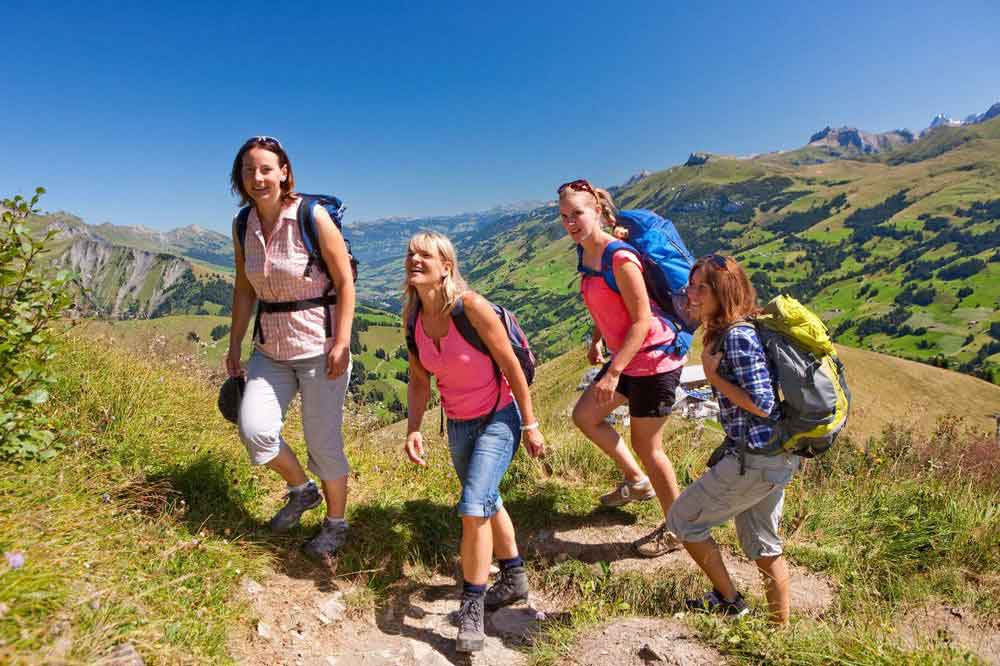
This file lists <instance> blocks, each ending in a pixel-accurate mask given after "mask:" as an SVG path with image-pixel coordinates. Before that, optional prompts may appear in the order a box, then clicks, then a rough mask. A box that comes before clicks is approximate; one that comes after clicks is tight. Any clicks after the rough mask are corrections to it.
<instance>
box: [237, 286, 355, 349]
mask: <svg viewBox="0 0 1000 666" xmlns="http://www.w3.org/2000/svg"><path fill="white" fill-rule="evenodd" d="M336 304H337V294H326V295H325V296H317V297H316V298H306V299H303V300H301V301H257V314H256V316H255V317H254V320H253V337H254V338H256V339H257V340H258V341H259V342H260V343H261V344H264V329H263V328H262V327H261V325H260V316H261V315H262V314H271V313H273V312H299V311H301V310H312V309H313V308H319V307H321V308H323V328H324V330H325V331H326V337H328V338H332V337H333V322H332V321H330V308H329V307H327V306H330V305H336Z"/></svg>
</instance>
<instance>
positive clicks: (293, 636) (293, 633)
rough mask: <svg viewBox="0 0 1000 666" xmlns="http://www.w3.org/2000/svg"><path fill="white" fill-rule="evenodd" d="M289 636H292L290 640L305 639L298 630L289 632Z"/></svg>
mask: <svg viewBox="0 0 1000 666" xmlns="http://www.w3.org/2000/svg"><path fill="white" fill-rule="evenodd" d="M291 634H292V638H295V639H298V640H300V641H301V640H302V639H304V638H305V637H306V635H305V634H303V633H302V632H301V631H299V630H298V629H293V630H292V632H291Z"/></svg>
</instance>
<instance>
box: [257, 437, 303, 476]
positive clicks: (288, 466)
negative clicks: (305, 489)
mask: <svg viewBox="0 0 1000 666" xmlns="http://www.w3.org/2000/svg"><path fill="white" fill-rule="evenodd" d="M267 466H268V467H270V468H271V469H273V470H274V471H275V472H277V473H278V474H280V475H281V478H283V479H284V480H285V483H287V484H288V485H290V486H301V485H302V484H303V483H305V482H306V481H308V480H309V477H307V476H306V472H305V470H304V469H302V465H301V464H299V459H298V458H296V457H295V452H294V451H292V450H291V449H290V448H289V447H288V445H287V444H285V443H284V442H282V444H281V448H280V449H278V455H276V456H275V457H274V458H272V459H271V461H270V462H269V463H267Z"/></svg>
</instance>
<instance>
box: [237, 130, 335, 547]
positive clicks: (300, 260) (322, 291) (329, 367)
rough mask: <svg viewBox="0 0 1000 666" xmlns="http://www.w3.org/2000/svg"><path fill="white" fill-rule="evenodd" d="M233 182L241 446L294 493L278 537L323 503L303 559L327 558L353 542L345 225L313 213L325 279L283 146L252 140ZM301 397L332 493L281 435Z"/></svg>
mask: <svg viewBox="0 0 1000 666" xmlns="http://www.w3.org/2000/svg"><path fill="white" fill-rule="evenodd" d="M230 180H231V183H232V190H233V193H234V194H236V195H237V196H238V197H239V199H240V204H241V205H244V206H247V207H248V208H246V209H244V210H245V211H246V217H245V222H240V220H241V216H242V213H241V215H238V216H237V218H236V219H234V220H233V246H234V251H235V263H236V283H235V285H234V288H233V313H232V327H231V331H230V334H229V353H228V354H227V356H226V369H227V371H228V373H229V375H230V377H242V376H244V375H245V376H246V388H245V389H244V392H243V398H242V401H241V403H240V411H239V418H238V425H239V431H240V438H241V439H242V440H243V443H244V444H245V445H246V447H247V452H248V453H249V454H250V459H251V462H253V464H255V465H266V466H268V467H270V468H271V469H273V470H274V471H275V472H276V473H278V474H279V475H281V477H282V478H283V479H284V480H285V482H286V483H287V484H288V494H287V495H286V498H287V499H288V502H287V503H286V504H285V506H284V507H282V508H281V509H280V510H279V511H278V512H277V514H275V516H274V517H273V518H272V519H271V521H270V528H271V530H272V531H273V532H277V533H283V532H287V531H289V530H291V529H292V528H293V527H295V526H296V525H297V524H298V523H299V519H300V518H301V517H302V514H303V513H304V512H305V511H307V510H309V509H313V508H315V507H317V506H319V505H320V504H322V503H323V495H325V496H326V509H327V510H326V519H325V520H324V521H323V523H322V525H321V526H320V530H319V532H318V534H316V536H314V537H313V538H312V539H310V540H309V541H308V543H306V545H305V552H306V554H307V555H310V556H312V557H316V558H320V557H327V556H330V555H333V554H334V553H336V551H337V550H338V549H339V548H340V547H341V546H342V545H343V544H344V543H345V541H346V539H347V531H348V527H347V522H346V520H345V519H344V512H345V509H346V503H347V477H348V473H349V471H350V467H349V465H348V462H347V457H346V456H345V455H344V439H343V433H342V424H343V413H344V399H345V397H346V394H347V384H348V382H349V380H350V375H351V370H350V363H351V355H350V351H349V346H350V336H351V324H352V320H353V318H354V277H353V274H352V270H351V264H350V257H349V255H348V251H347V246H346V244H345V242H344V238H343V236H341V234H340V230H339V229H338V228H337V225H336V224H335V223H334V221H333V220H332V219H331V217H330V215H329V213H327V211H326V210H325V209H324V208H323V207H322V206H319V205H316V206H315V207H314V209H313V215H314V218H315V227H316V235H317V240H318V246H319V250H320V253H321V255H322V258H323V264H325V267H326V270H325V271H324V270H322V269H318V268H319V267H318V266H316V265H314V264H313V263H312V262H311V260H310V257H309V255H308V253H307V252H306V249H305V245H304V244H303V240H302V238H301V233H300V231H299V226H298V222H297V217H296V216H297V213H298V212H299V207H300V206H301V205H304V204H303V202H302V197H301V196H300V195H298V194H296V193H295V191H294V189H295V179H294V176H293V174H292V165H291V162H290V161H289V159H288V154H287V153H286V152H285V149H284V148H283V147H282V145H281V143H279V142H278V140H277V139H274V138H272V137H266V136H257V137H253V138H250V139H248V140H247V141H246V142H245V143H244V144H243V146H241V147H240V149H239V151H238V152H237V154H236V158H235V159H234V160H233V167H232V172H231V174H230ZM241 226H243V227H245V228H242V229H241ZM317 269H318V270H317ZM254 306H257V308H258V314H257V325H256V326H255V328H254V343H255V345H254V352H253V354H252V355H251V357H250V360H249V362H248V364H247V367H246V370H244V369H243V366H242V363H241V359H240V357H241V349H242V344H243V337H244V335H246V332H247V328H248V326H249V324H250V320H251V318H252V317H253V311H254ZM265 306H266V308H267V309H263V308H264V307H265ZM296 393H298V394H300V395H301V396H302V430H303V433H304V434H305V440H306V447H307V448H308V449H309V470H310V471H311V472H312V473H313V474H315V475H316V476H317V477H319V479H320V481H321V484H322V487H323V495H321V494H320V491H319V488H317V487H316V484H315V483H314V482H313V481H311V480H310V479H309V477H308V476H306V472H305V470H304V469H303V468H302V464H301V463H300V462H299V460H298V457H297V456H296V455H295V453H294V452H293V451H292V449H291V448H289V446H288V444H287V443H286V442H285V440H284V438H283V437H282V435H281V431H282V428H283V426H284V419H285V414H286V413H287V411H288V407H289V405H290V404H291V401H292V398H293V397H294V396H295V394H296Z"/></svg>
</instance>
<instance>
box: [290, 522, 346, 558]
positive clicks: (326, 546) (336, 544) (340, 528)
mask: <svg viewBox="0 0 1000 666" xmlns="http://www.w3.org/2000/svg"><path fill="white" fill-rule="evenodd" d="M349 530H350V528H349V527H348V525H347V523H346V522H345V521H343V520H338V521H337V522H336V523H331V522H330V520H329V519H326V520H324V521H323V525H322V526H321V527H320V530H319V534H317V535H316V536H314V537H313V538H312V539H309V541H307V542H306V545H305V546H303V547H302V550H303V551H304V552H305V554H306V555H308V556H309V557H311V558H313V559H317V560H318V559H322V558H323V557H324V556H332V555H334V554H336V552H337V551H338V550H340V548H341V546H343V545H344V544H345V543H347V533H348V531H349Z"/></svg>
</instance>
